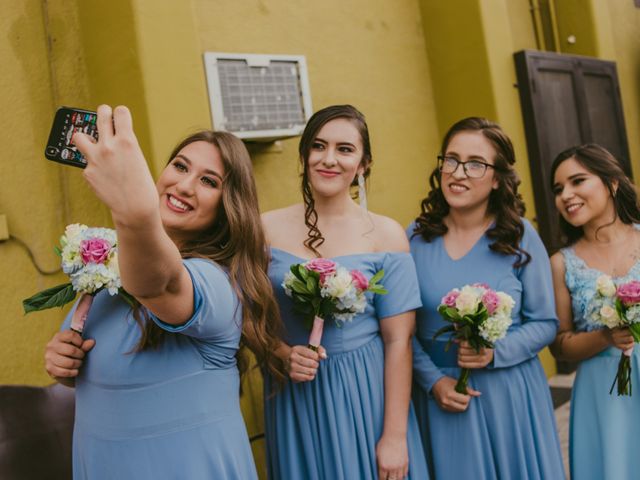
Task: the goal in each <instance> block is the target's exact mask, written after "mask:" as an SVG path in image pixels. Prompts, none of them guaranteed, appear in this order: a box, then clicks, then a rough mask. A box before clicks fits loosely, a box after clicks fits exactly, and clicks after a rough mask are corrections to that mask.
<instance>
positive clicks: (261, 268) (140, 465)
mask: <svg viewBox="0 0 640 480" xmlns="http://www.w3.org/2000/svg"><path fill="white" fill-rule="evenodd" d="M98 131H99V134H100V138H99V141H98V142H97V143H95V144H94V143H93V142H92V141H91V139H90V138H89V137H88V136H86V135H82V134H77V135H76V138H75V143H76V144H77V146H78V148H79V150H80V151H82V153H83V154H84V156H85V157H86V159H87V168H86V169H85V171H84V174H83V175H84V177H85V179H86V180H87V182H88V183H89V185H90V186H91V188H92V189H93V191H94V192H95V193H96V195H97V196H98V198H100V200H102V201H103V202H104V204H105V205H106V206H107V207H108V208H109V209H110V211H111V215H112V218H113V222H114V224H115V228H116V232H117V236H118V255H119V262H118V263H119V266H120V275H121V281H122V286H123V288H124V289H125V290H126V291H127V292H128V293H129V294H131V295H132V296H133V297H134V298H135V299H136V300H137V301H138V302H139V304H140V305H139V307H137V308H136V309H135V310H134V312H132V311H131V309H130V308H129V306H128V305H127V303H125V302H124V301H122V300H121V299H120V297H117V296H116V297H110V296H109V295H108V294H107V292H106V291H103V292H100V293H99V294H97V295H96V297H95V300H94V302H93V305H92V306H91V310H90V312H89V316H88V318H87V322H86V328H85V330H84V335H85V337H86V338H90V339H91V340H83V339H82V338H81V337H80V335H78V334H77V333H75V332H72V331H71V330H66V329H65V330H63V331H61V332H59V333H58V334H56V335H55V337H54V338H53V339H52V340H51V342H49V344H48V346H47V352H46V367H47V371H48V372H49V374H50V375H51V376H53V377H54V378H56V379H59V380H60V381H61V382H65V383H67V384H69V383H70V381H71V383H75V388H76V416H75V428H74V445H73V471H74V478H76V479H85V478H86V479H91V480H95V479H105V480H106V479H115V478H136V479H157V478H176V479H177V478H185V479H187V478H189V479H191V478H194V479H195V478H216V479H238V478H242V479H245V478H247V479H250V478H256V470H255V466H254V462H253V458H252V454H251V448H250V446H249V441H248V438H247V433H246V429H245V426H244V422H243V419H242V416H241V413H240V406H239V398H238V397H239V371H238V361H237V357H238V349H239V347H240V345H241V343H243V342H242V341H241V338H242V339H243V340H244V341H245V342H248V343H250V346H251V347H252V349H253V350H254V352H256V353H258V357H259V359H260V361H261V362H262V364H263V366H264V368H266V369H268V370H269V371H270V372H271V374H272V375H273V376H274V377H275V378H280V377H281V373H280V370H279V362H278V361H277V359H275V358H273V357H272V356H271V355H270V352H271V351H273V350H274V347H275V345H276V336H275V333H274V332H276V331H277V319H278V315H277V306H276V304H275V302H274V300H273V296H272V291H271V286H270V284H269V280H268V278H267V276H266V272H265V269H266V266H267V261H268V257H267V254H266V250H265V244H264V239H263V233H262V227H261V224H260V218H259V211H258V203H257V197H256V191H255V185H254V180H253V176H252V168H251V161H250V159H249V155H248V153H247V151H246V149H245V147H244V145H243V144H242V142H241V141H240V140H238V139H237V138H235V137H234V136H233V135H231V134H228V133H223V132H210V131H203V132H200V133H197V134H195V135H192V136H190V137H188V138H186V139H185V140H184V141H182V142H181V143H180V144H179V145H178V146H177V147H176V148H175V150H174V152H173V153H172V154H171V157H170V161H169V163H168V165H167V166H166V168H165V169H164V170H163V171H162V173H161V174H160V177H159V179H158V181H157V182H156V183H155V185H154V182H153V180H152V177H151V174H150V172H149V169H148V167H147V163H146V161H145V159H144V157H143V155H142V152H141V150H140V147H139V146H138V142H137V139H136V137H135V134H134V132H133V127H132V120H131V115H130V113H129V111H128V110H127V109H126V108H125V107H117V108H116V109H115V110H114V111H113V112H112V110H111V108H110V107H109V106H106V105H102V106H100V107H99V109H98ZM68 325H69V319H67V322H66V323H65V326H64V327H63V328H66V327H68ZM243 329H244V332H245V333H246V335H244V336H242V331H243Z"/></svg>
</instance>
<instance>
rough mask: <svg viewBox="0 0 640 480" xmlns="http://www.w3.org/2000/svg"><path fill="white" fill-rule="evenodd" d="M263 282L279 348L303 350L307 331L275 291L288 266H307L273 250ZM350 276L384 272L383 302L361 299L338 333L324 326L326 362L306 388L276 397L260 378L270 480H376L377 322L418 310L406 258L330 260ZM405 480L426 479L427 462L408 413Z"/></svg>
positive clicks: (379, 411) (287, 388)
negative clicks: (271, 297) (360, 309)
mask: <svg viewBox="0 0 640 480" xmlns="http://www.w3.org/2000/svg"><path fill="white" fill-rule="evenodd" d="M271 255H272V258H271V265H270V267H269V276H270V278H271V281H272V283H273V285H274V290H275V293H276V297H277V299H278V303H279V304H280V309H281V314H282V318H283V320H284V323H285V328H286V336H285V341H286V342H287V343H288V344H289V345H306V344H307V342H308V339H309V329H308V328H306V327H305V325H304V324H303V321H302V319H301V318H300V316H299V315H298V314H296V313H294V312H293V303H292V301H291V299H290V298H289V297H287V296H286V295H285V293H284V290H283V288H282V286H281V284H282V281H283V278H284V275H285V273H286V272H287V271H289V267H290V266H291V265H292V264H294V263H302V262H304V261H305V259H302V258H299V257H297V256H295V255H292V254H290V253H287V252H285V251H282V250H279V249H277V248H272V249H271ZM333 260H335V261H336V262H338V263H339V264H340V265H342V266H343V267H345V268H347V269H348V270H352V269H358V270H360V271H362V272H363V273H364V274H365V275H366V276H367V278H371V277H372V276H373V275H374V274H375V273H376V272H378V271H379V270H380V269H384V272H385V274H384V278H383V279H382V281H381V283H382V284H383V285H384V286H385V287H386V288H387V290H388V291H389V293H388V294H387V295H371V294H367V300H368V304H367V307H366V310H365V312H364V313H362V314H359V315H357V316H356V317H355V318H354V319H353V320H352V321H349V322H346V323H344V324H343V325H342V326H341V327H338V326H336V324H335V322H334V320H333V319H328V320H326V321H325V326H324V334H323V337H322V346H323V347H324V348H325V349H326V350H327V353H328V358H327V359H326V360H322V361H321V362H320V367H319V369H318V372H317V375H316V378H315V379H314V380H313V381H311V382H305V383H293V382H290V381H288V382H287V383H286V384H285V385H284V387H283V388H282V389H281V390H278V391H276V393H275V395H273V396H270V390H271V388H272V387H273V384H272V381H271V379H270V378H268V377H267V378H266V389H265V390H266V393H265V395H266V397H265V423H266V441H267V456H268V462H267V463H268V471H269V478H271V479H272V480H279V479H305V480H324V479H332V480H353V479H358V480H366V479H376V478H378V475H377V461H376V444H377V442H378V440H379V439H380V436H381V435H382V427H383V420H384V345H383V342H382V339H381V336H380V324H379V322H380V320H382V319H384V318H385V317H390V316H394V315H398V314H400V313H404V312H406V311H410V310H414V309H416V308H417V307H419V306H420V298H419V292H418V288H417V282H416V276H415V267H414V265H413V262H412V261H411V257H410V256H409V254H408V253H388V252H387V253H383V252H380V253H366V254H364V253H363V254H356V255H346V256H341V257H336V258H334V259H333ZM407 430H408V431H407V444H408V449H409V477H408V478H411V479H421V480H422V479H428V478H429V474H428V471H427V466H426V461H425V458H424V456H423V452H422V445H421V442H420V435H419V432H418V428H417V423H416V418H415V415H414V412H413V409H411V410H410V412H409V417H408V428H407Z"/></svg>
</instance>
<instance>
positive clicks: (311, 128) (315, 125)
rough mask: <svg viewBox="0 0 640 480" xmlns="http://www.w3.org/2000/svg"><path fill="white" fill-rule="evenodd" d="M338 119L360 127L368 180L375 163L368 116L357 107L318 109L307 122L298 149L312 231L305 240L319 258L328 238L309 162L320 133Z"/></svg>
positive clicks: (356, 182)
mask: <svg viewBox="0 0 640 480" xmlns="http://www.w3.org/2000/svg"><path fill="white" fill-rule="evenodd" d="M337 118H344V119H346V120H349V121H350V122H351V123H352V124H353V125H354V126H355V127H356V129H357V130H358V133H360V138H361V139H362V149H363V154H362V160H361V165H362V166H363V167H364V172H363V176H364V177H365V179H366V178H369V174H370V172H371V163H372V161H373V157H372V156H371V142H370V141H369V128H368V127H367V122H366V121H365V118H364V115H363V114H362V113H361V112H360V111H359V110H358V109H357V108H355V107H353V106H351V105H332V106H330V107H326V108H323V109H322V110H318V111H317V112H316V113H314V114H313V115H312V116H311V118H310V119H309V121H308V122H307V125H306V127H305V129H304V132H303V133H302V137H301V138H300V145H299V146H298V152H299V154H300V163H301V164H302V175H301V178H302V181H301V189H302V198H303V201H304V224H305V225H306V226H307V228H308V229H309V230H308V234H307V239H306V240H305V241H304V246H305V247H307V248H308V249H309V250H311V251H312V252H313V253H314V255H317V256H318V257H320V256H321V255H320V252H318V247H319V246H320V245H322V244H323V243H324V237H323V236H322V232H321V231H320V229H319V228H318V213H317V212H316V209H315V200H314V198H313V192H312V190H311V184H310V182H309V162H308V161H309V155H310V153H311V149H312V147H313V143H314V142H315V140H316V137H317V136H318V132H319V131H320V130H321V129H322V127H324V126H325V125H326V124H327V123H329V122H330V121H331V120H335V119H337ZM357 184H358V178H357V177H356V178H354V179H353V181H352V183H351V186H352V187H353V186H356V185H357Z"/></svg>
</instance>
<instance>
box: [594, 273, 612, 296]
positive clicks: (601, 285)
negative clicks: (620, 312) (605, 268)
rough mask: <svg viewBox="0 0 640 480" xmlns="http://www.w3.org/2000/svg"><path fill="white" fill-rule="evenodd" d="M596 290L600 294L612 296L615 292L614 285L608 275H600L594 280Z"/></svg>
mask: <svg viewBox="0 0 640 480" xmlns="http://www.w3.org/2000/svg"><path fill="white" fill-rule="evenodd" d="M596 290H597V291H598V293H599V294H600V295H603V296H605V297H613V296H614V295H615V294H616V285H615V284H614V283H613V280H611V277H610V276H609V275H600V276H599V277H598V280H596Z"/></svg>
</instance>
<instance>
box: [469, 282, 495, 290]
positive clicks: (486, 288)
mask: <svg viewBox="0 0 640 480" xmlns="http://www.w3.org/2000/svg"><path fill="white" fill-rule="evenodd" d="M471 286H472V287H476V288H484V289H485V290H491V289H490V288H489V285H487V284H486V283H474V284H473V285H471Z"/></svg>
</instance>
